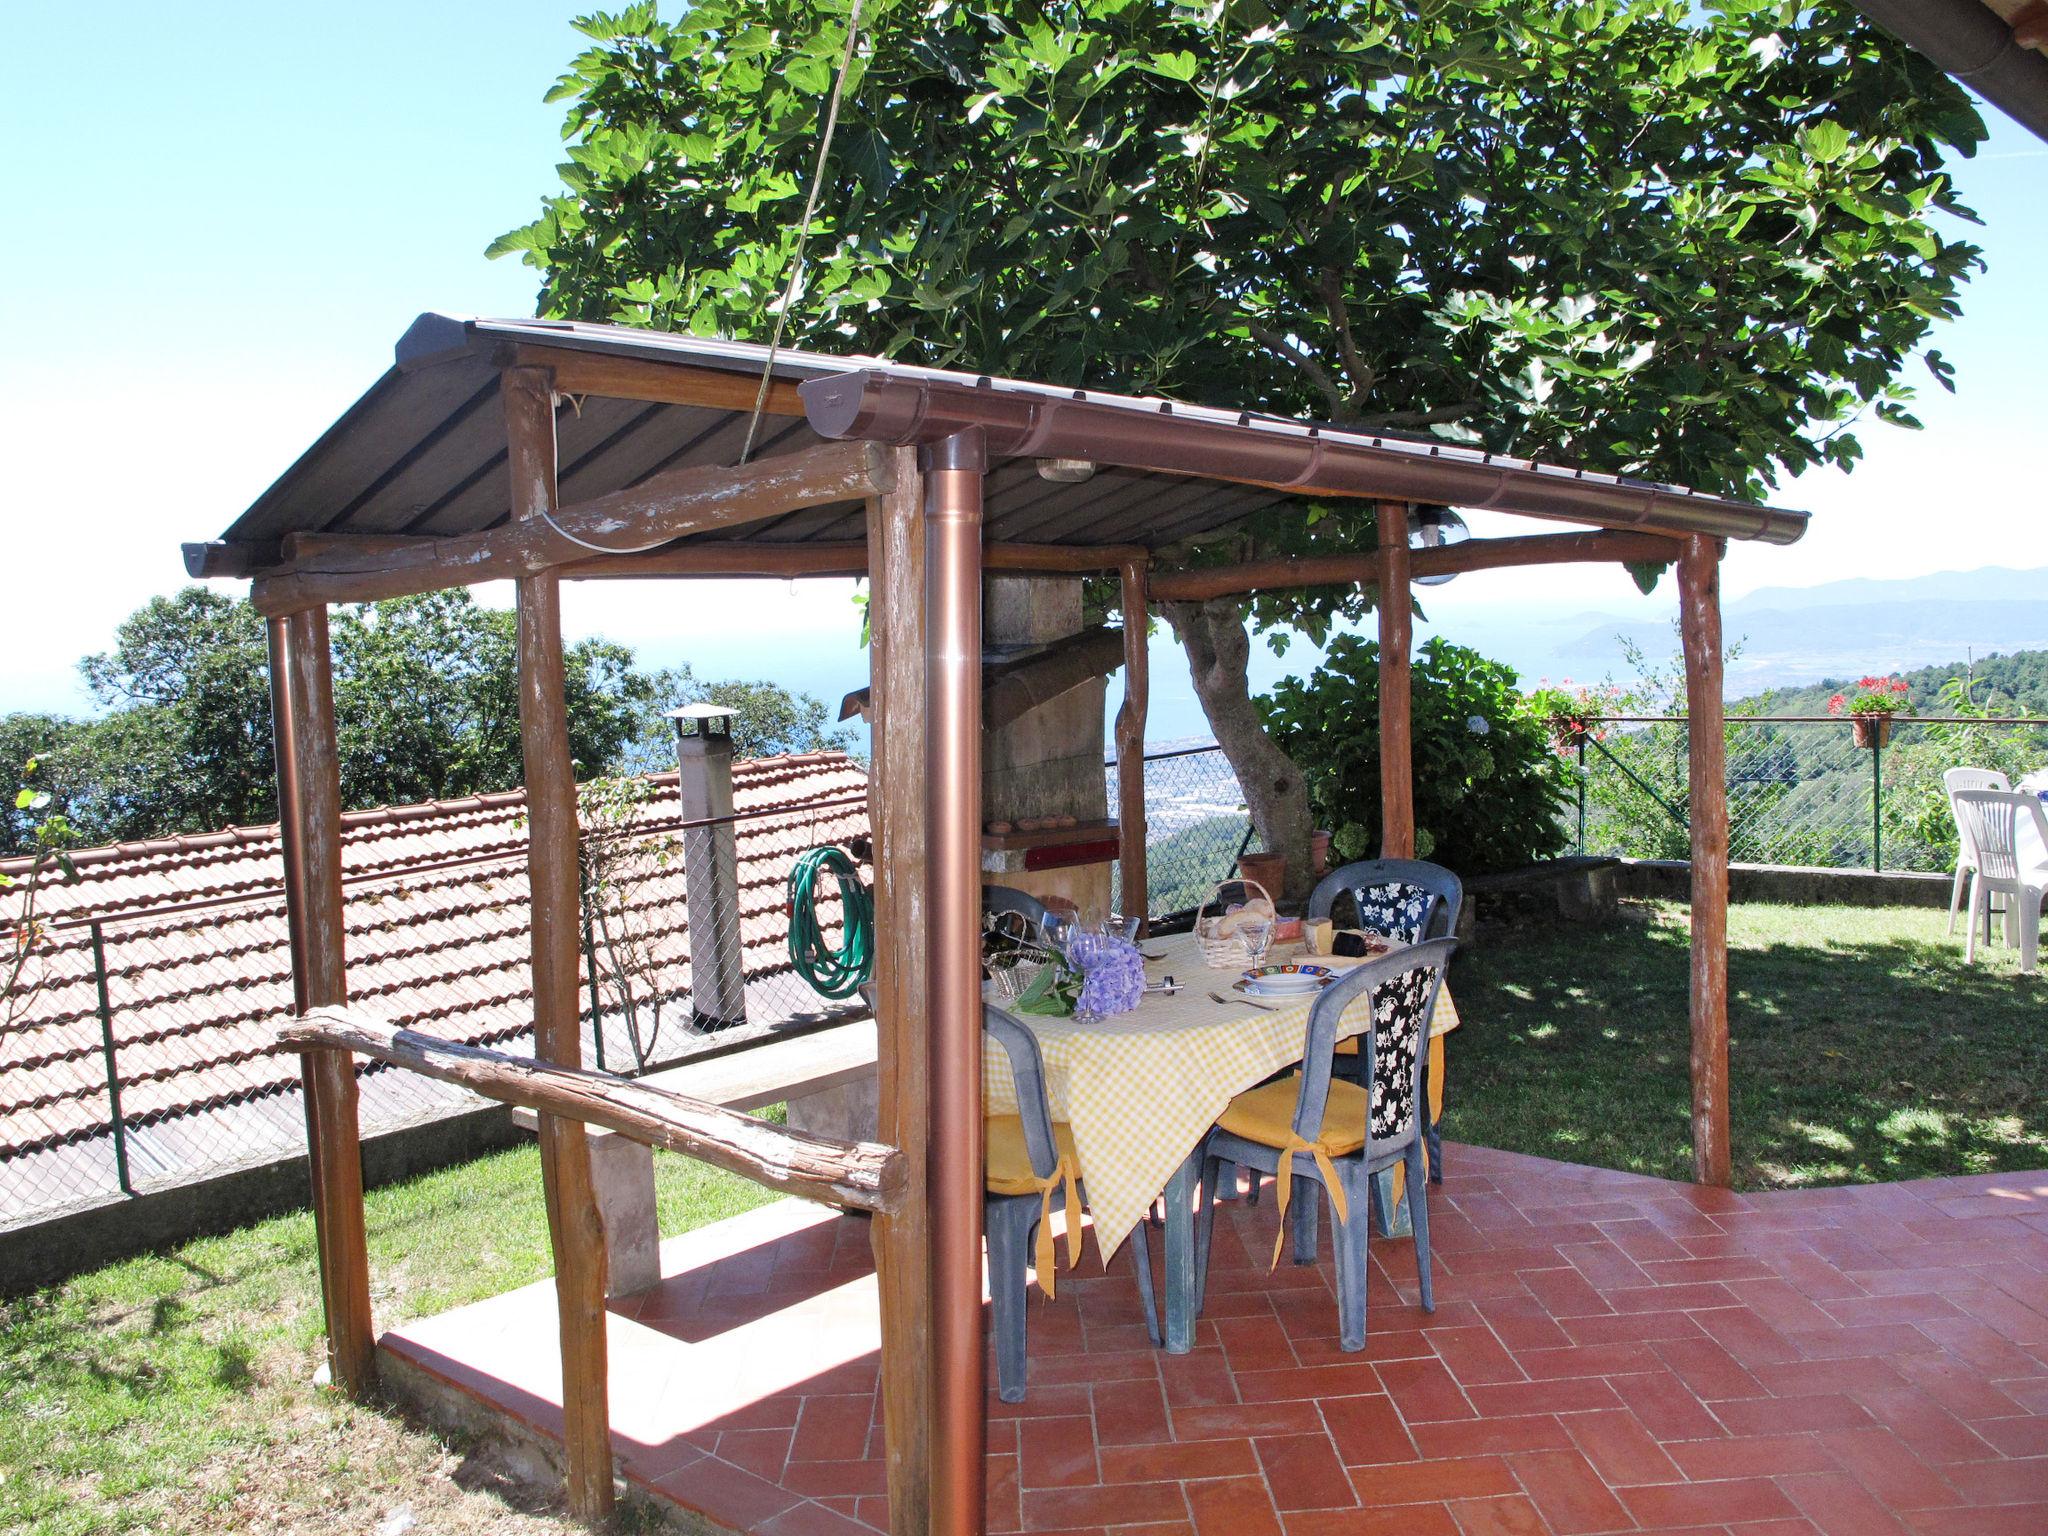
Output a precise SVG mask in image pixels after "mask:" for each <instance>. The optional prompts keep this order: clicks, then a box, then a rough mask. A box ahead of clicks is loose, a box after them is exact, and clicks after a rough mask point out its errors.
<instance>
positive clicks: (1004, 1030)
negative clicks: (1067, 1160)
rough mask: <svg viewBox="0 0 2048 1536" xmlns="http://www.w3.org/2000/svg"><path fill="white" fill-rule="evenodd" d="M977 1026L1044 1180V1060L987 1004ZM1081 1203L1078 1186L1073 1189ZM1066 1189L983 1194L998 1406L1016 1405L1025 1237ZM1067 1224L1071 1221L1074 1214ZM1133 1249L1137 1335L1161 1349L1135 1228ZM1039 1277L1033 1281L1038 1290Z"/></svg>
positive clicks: (1049, 1131) (1016, 1024)
mask: <svg viewBox="0 0 2048 1536" xmlns="http://www.w3.org/2000/svg"><path fill="white" fill-rule="evenodd" d="M982 1026H983V1028H984V1029H986V1030H987V1031H988V1033H989V1034H990V1035H991V1036H992V1037H993V1038H994V1039H995V1041H996V1043H997V1044H998V1045H1000V1046H1001V1047H1002V1048H1003V1054H1004V1055H1005V1056H1006V1057H1008V1058H1009V1063H1010V1074H1011V1076H1012V1078H1013V1079H1014V1080H1015V1082H1016V1085H1017V1105H1018V1118H1019V1119H1020V1120H1022V1121H1023V1127H1024V1146H1025V1150H1026V1151H1027V1152H1028V1153H1029V1154H1030V1158H1031V1169H1032V1172H1033V1173H1034V1174H1035V1175H1036V1176H1037V1177H1039V1178H1041V1179H1049V1178H1051V1177H1053V1175H1054V1174H1055V1173H1056V1172H1057V1171H1058V1169H1059V1149H1058V1143H1057V1142H1056V1141H1055V1140H1054V1137H1053V1128H1052V1110H1051V1108H1050V1106H1049V1105H1048V1103H1047V1101H1046V1097H1045V1056H1044V1054H1043V1053H1042V1052H1041V1051H1040V1050H1039V1046H1038V1036H1036V1035H1034V1034H1033V1033H1032V1032H1031V1030H1030V1029H1029V1027H1027V1026H1026V1025H1025V1024H1024V1022H1023V1021H1022V1020H1020V1019H1018V1018H1017V1017H1016V1016H1014V1015H1013V1014H1009V1013H1005V1012H1004V1011H1003V1010H1002V1009H1000V1008H997V1007H995V1006H994V1005H993V1004H989V1005H985V1006H984V1009H983V1015H982ZM1077 1188H1078V1189H1079V1191H1080V1193H1081V1198H1082V1203H1083V1204H1084V1205H1085V1204H1086V1201H1087V1195H1086V1186H1085V1185H1080V1186H1077ZM1066 1198H1067V1197H1066V1190H1065V1189H1064V1188H1056V1189H1055V1190H1054V1191H1053V1195H1052V1199H1051V1202H1050V1206H1049V1207H1048V1204H1047V1202H1046V1201H1045V1200H1044V1199H1043V1197H1041V1196H1040V1195H1037V1194H1029V1195H999V1194H994V1193H989V1192H984V1194H983V1196H982V1227H983V1230H984V1231H985V1232H986V1233H987V1235H988V1289H989V1298H990V1302H991V1304H992V1306H993V1308H994V1311H995V1330H996V1388H997V1393H998V1395H999V1396H1000V1397H1001V1398H1002V1400H1003V1401H1004V1402H1006V1403H1021V1402H1023V1401H1024V1387H1025V1378H1026V1374H1027V1369H1028V1367H1027V1356H1026V1351H1025V1344H1026V1329H1027V1326H1028V1310H1029V1309H1028V1294H1029V1290H1030V1278H1029V1275H1028V1273H1027V1272H1028V1271H1029V1270H1030V1268H1031V1262H1032V1238H1033V1237H1034V1236H1035V1235H1036V1233H1037V1231H1038V1225H1039V1222H1040V1220H1041V1219H1042V1217H1043V1215H1044V1214H1045V1213H1046V1211H1047V1210H1048V1209H1051V1210H1061V1209H1064V1207H1065V1205H1066ZM1071 1219H1076V1220H1078V1219H1079V1213H1078V1212H1076V1213H1074V1215H1073V1217H1072V1218H1071ZM1131 1237H1132V1240H1133V1241H1135V1242H1136V1243H1137V1245H1138V1246H1137V1250H1136V1252H1135V1253H1134V1254H1133V1255H1132V1258H1133V1260H1134V1261H1135V1262H1136V1264H1137V1266H1138V1300H1139V1302H1140V1304H1141V1305H1142V1306H1143V1307H1144V1311H1145V1333H1146V1335H1147V1336H1148V1337H1149V1338H1150V1339H1151V1340H1152V1344H1153V1347H1154V1348H1155V1349H1156V1348H1157V1347H1158V1346H1159V1345H1160V1343H1161V1337H1160V1333H1159V1312H1158V1308H1157V1307H1156V1306H1154V1304H1153V1300H1152V1248H1151V1244H1150V1242H1149V1241H1148V1240H1147V1238H1146V1235H1145V1223H1144V1222H1142V1221H1140V1222H1139V1223H1138V1224H1137V1226H1136V1227H1134V1228H1133V1229H1132V1231H1131ZM1045 1279H1046V1277H1045V1276H1043V1275H1041V1276H1040V1277H1039V1281H1040V1284H1043V1283H1044V1282H1045Z"/></svg>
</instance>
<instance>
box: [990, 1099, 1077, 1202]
mask: <svg viewBox="0 0 2048 1536" xmlns="http://www.w3.org/2000/svg"><path fill="white" fill-rule="evenodd" d="M982 1126H983V1134H984V1138H985V1139H984V1142H983V1147H984V1150H983V1153H982V1156H983V1159H984V1167H983V1182H985V1183H986V1184H987V1185H988V1192H989V1193H990V1194H992V1195H1035V1194H1037V1193H1038V1189H1039V1178H1038V1175H1037V1174H1035V1173H1033V1172H1032V1171H1031V1152H1030V1149H1029V1148H1027V1147H1026V1146H1025V1145H1024V1121H1023V1119H1022V1117H1021V1116H1018V1115H989V1116H987V1117H986V1118H985V1119H984V1120H983V1121H982ZM1052 1139H1053V1145H1054V1146H1055V1147H1056V1148H1057V1149H1058V1151H1059V1155H1060V1156H1061V1157H1064V1158H1066V1159H1067V1160H1068V1161H1069V1162H1071V1163H1072V1164H1073V1166H1074V1167H1076V1168H1079V1167H1080V1166H1081V1160H1080V1159H1079V1158H1078V1157H1076V1156H1074V1128H1073V1127H1072V1126H1070V1125H1068V1124H1067V1122H1066V1121H1064V1120H1055V1121H1054V1122H1053V1124H1052Z"/></svg>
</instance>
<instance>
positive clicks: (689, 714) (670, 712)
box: [662, 699, 739, 737]
mask: <svg viewBox="0 0 2048 1536" xmlns="http://www.w3.org/2000/svg"><path fill="white" fill-rule="evenodd" d="M737 713H739V711H737V710H735V709H731V708H729V707H727V706H726V705H724V704H713V703H711V702H709V701H708V700H701V699H700V700H699V701H698V702H696V703H694V704H685V705H683V706H682V708H680V709H665V710H663V711H662V715H663V716H664V717H665V718H667V719H670V720H673V721H675V723H676V734H677V735H678V736H691V735H696V736H714V737H716V736H730V735H731V734H732V717H733V716H734V715H735V714H737Z"/></svg>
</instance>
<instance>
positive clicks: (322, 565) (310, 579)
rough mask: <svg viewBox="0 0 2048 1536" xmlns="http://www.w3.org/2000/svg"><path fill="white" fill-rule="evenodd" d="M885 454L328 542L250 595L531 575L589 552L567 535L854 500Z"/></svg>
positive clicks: (350, 592) (353, 597)
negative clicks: (459, 525) (338, 546)
mask: <svg viewBox="0 0 2048 1536" xmlns="http://www.w3.org/2000/svg"><path fill="white" fill-rule="evenodd" d="M514 372H517V370H514ZM511 376H512V374H510V373H508V374H507V378H508V379H509V378H510V377H511ZM509 387H510V386H509V384H508V385H507V388H509ZM508 409H509V407H508ZM887 454H888V450H887V449H884V448H880V447H877V446H876V445H874V444H872V443H823V444H820V445H819V446H818V447H816V448H806V449H803V450H802V451H800V452H798V453H791V454H784V455H781V456H778V457H776V458H772V459H758V460H756V461H755V462H754V463H752V464H746V465H742V466H741V467H739V468H737V469H733V468H727V467H725V466H722V465H685V466H683V467H682V468H679V469H672V470H668V471H667V472H665V473H663V474H659V475H656V476H654V477H653V478H652V479H649V480H646V481H644V482H642V483H641V484H639V485H637V486H633V487H632V488H630V489H628V490H622V491H613V492H611V493H610V494H609V495H605V496H598V497H594V498H592V499H591V500H589V501H585V502H579V503H578V504H577V505H575V506H573V507H565V508H562V509H561V510H559V511H552V510H551V517H552V522H550V521H549V520H547V519H543V518H540V517H538V516H526V515H523V514H520V513H519V512H518V511H517V508H516V506H515V510H514V515H513V517H512V520H511V521H510V522H507V523H504V524H501V525H500V526H498V527H496V528H491V529H486V530H485V531H484V532H482V533H470V534H460V535H455V536H451V537H448V538H436V539H427V540H423V541H420V542H418V543H412V542H408V543H405V544H402V545H399V546H397V547H390V546H389V545H388V543H387V542H386V541H383V540H379V541H378V542H377V543H376V544H375V545H374V546H373V547H370V548H367V549H355V548H351V549H344V550H330V551H329V552H327V553H323V554H319V555H315V556H313V557H311V558H308V559H306V560H304V561H301V562H299V563H297V564H294V565H292V566H290V567H288V568H285V569H283V570H281V571H280V572H279V573H278V574H276V575H271V576H266V577H263V578H262V579H260V580H258V581H257V582H256V584H255V589H254V591H253V592H252V594H251V597H252V600H253V601H254V602H255V604H256V607H257V609H258V610H259V611H260V612H263V613H265V614H276V613H290V612H293V611H295V610H297V609H300V608H306V607H310V606H313V605H315V604H320V603H330V602H335V603H361V602H371V601H374V600H376V599H379V598H387V597H406V596H410V595H413V594H415V593H420V592H438V591H442V590H444V589H446V588H448V587H466V586H474V585H476V584H477V583H478V582H484V581H497V580H503V579H507V578H518V577H522V576H532V575H536V574H538V573H540V572H542V571H551V570H555V569H557V568H559V567H561V566H564V565H567V564H570V563H571V562H573V561H578V560H587V559H589V558H590V556H591V551H590V550H589V549H588V548H587V547H585V545H584V544H580V543H578V542H576V541H577V540H585V541H587V542H588V543H589V544H595V545H597V546H599V547H600V548H602V549H606V550H612V549H616V550H618V551H620V552H621V553H623V552H626V551H630V550H633V549H636V548H641V547H644V546H646V545H648V544H652V543H655V542H657V541H661V540H667V539H677V538H682V537H684V536H685V535H688V534H693V533H708V532H710V531H712V530H714V529H719V528H734V527H739V526H742V525H744V524H747V523H756V522H761V521H763V520H765V519H767V518H771V517H779V516H781V515H782V514H783V513H785V512H794V511H797V510H799V509H801V508H804V507H815V506H824V505H828V504H830V503H832V502H839V501H857V500H860V499H861V498H862V497H865V496H868V495H871V494H873V493H874V492H876V491H879V490H885V489H887V487H886V486H884V485H882V484H881V483H880V478H879V477H881V476H885V475H886V474H887V473H888V470H887V467H886V466H887V463H888V459H887ZM516 491H517V486H516V485H515V494H516Z"/></svg>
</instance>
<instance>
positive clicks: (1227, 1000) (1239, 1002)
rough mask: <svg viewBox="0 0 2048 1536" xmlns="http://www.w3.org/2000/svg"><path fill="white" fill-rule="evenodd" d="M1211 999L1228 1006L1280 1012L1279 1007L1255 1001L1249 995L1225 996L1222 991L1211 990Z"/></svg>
mask: <svg viewBox="0 0 2048 1536" xmlns="http://www.w3.org/2000/svg"><path fill="white" fill-rule="evenodd" d="M1209 1001H1210V1002H1212V1003H1221V1004H1222V1005H1223V1006H1224V1007H1226V1008H1256V1009H1258V1010H1259V1012H1261V1013H1277V1012H1279V1010H1278V1009H1276V1008H1269V1007H1268V1006H1267V1005H1266V1004H1264V1003H1255V1002H1253V1001H1252V1000H1251V999H1250V998H1248V997H1225V996H1224V995H1223V994H1222V993H1221V992H1211V993H1210V994H1209Z"/></svg>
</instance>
